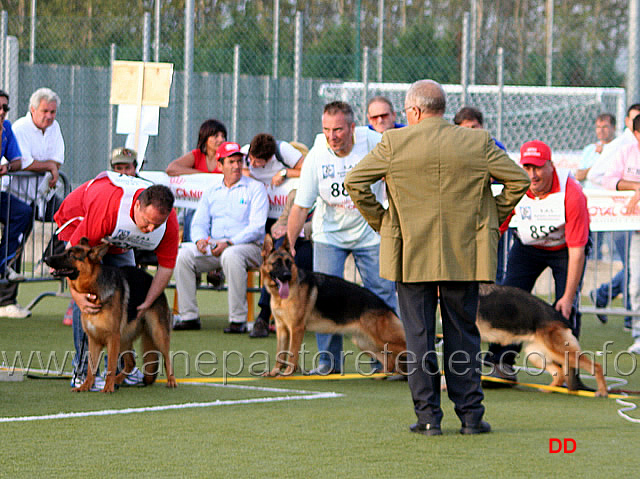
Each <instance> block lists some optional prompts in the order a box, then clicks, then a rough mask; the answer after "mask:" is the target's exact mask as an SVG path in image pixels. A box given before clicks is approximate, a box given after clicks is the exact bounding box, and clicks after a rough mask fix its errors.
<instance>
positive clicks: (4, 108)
mask: <svg viewBox="0 0 640 479" xmlns="http://www.w3.org/2000/svg"><path fill="white" fill-rule="evenodd" d="M0 109H2V110H4V111H5V112H6V111H9V110H11V107H10V106H9V105H7V104H6V103H5V104H4V105H0Z"/></svg>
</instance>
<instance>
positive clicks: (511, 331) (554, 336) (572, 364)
mask: <svg viewBox="0 0 640 479" xmlns="http://www.w3.org/2000/svg"><path fill="white" fill-rule="evenodd" d="M476 322H477V325H478V329H479V330H480V335H481V336H482V339H483V340H484V341H488V342H493V343H500V344H502V345H508V344H512V343H525V353H526V354H527V358H528V360H529V362H531V363H532V364H533V365H534V366H536V367H538V368H544V369H546V370H547V371H548V372H549V373H551V376H552V377H553V381H552V382H551V386H562V385H563V383H564V382H565V378H566V379H567V387H568V389H569V390H575V389H577V387H576V385H575V384H573V378H575V374H574V373H575V370H577V369H580V368H581V369H584V370H586V371H587V372H588V373H589V374H593V375H594V376H595V378H596V381H597V383H598V390H597V392H596V396H602V397H606V396H607V384H606V382H605V379H604V374H603V372H602V366H600V365H599V364H597V363H596V362H595V361H593V359H591V358H590V357H589V355H588V354H587V353H584V352H583V351H582V350H581V349H580V344H578V340H577V339H576V337H575V336H574V335H573V333H572V332H571V329H570V327H569V323H568V322H567V320H566V319H565V318H564V316H562V314H561V313H560V312H559V311H556V310H555V309H554V308H553V307H552V306H551V305H549V304H548V303H546V302H545V301H543V300H542V299H540V298H538V297H537V296H534V295H532V294H530V293H528V292H526V291H524V290H522V289H520V288H514V287H510V286H498V285H494V284H481V285H480V301H479V305H478V316H477V321H476Z"/></svg>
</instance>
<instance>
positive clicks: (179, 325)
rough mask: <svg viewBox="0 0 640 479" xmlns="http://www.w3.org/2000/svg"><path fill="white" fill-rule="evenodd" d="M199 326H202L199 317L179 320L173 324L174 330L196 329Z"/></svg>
mask: <svg viewBox="0 0 640 479" xmlns="http://www.w3.org/2000/svg"><path fill="white" fill-rule="evenodd" d="M200 328H202V323H200V320H199V319H186V320H180V321H177V322H176V323H175V324H174V325H173V330H174V331H187V330H197V329H200Z"/></svg>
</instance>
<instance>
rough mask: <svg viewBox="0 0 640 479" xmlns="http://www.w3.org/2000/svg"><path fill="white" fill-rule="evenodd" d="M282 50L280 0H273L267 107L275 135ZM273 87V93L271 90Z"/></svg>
mask: <svg viewBox="0 0 640 479" xmlns="http://www.w3.org/2000/svg"><path fill="white" fill-rule="evenodd" d="M279 50H280V0H273V60H272V62H273V65H272V69H273V70H272V72H271V76H272V78H273V82H271V83H269V82H268V81H267V94H268V97H267V102H268V103H267V107H268V110H267V111H270V112H271V132H272V134H273V135H274V136H275V135H277V132H276V126H277V124H278V86H279V85H280V81H279V80H278V74H279V72H278V67H279V65H278V61H279ZM272 89H273V94H272V93H271V90H272Z"/></svg>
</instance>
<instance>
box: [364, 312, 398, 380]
mask: <svg viewBox="0 0 640 479" xmlns="http://www.w3.org/2000/svg"><path fill="white" fill-rule="evenodd" d="M360 324H361V328H362V330H361V333H360V334H354V335H353V338H352V340H353V342H354V343H355V344H356V346H358V347H359V348H360V349H361V350H363V351H370V352H371V353H373V355H374V356H375V358H376V359H377V360H378V361H380V362H381V363H382V367H383V369H384V372H385V373H392V372H394V371H398V372H405V371H404V370H405V369H406V368H405V364H404V363H403V362H399V361H398V355H400V354H401V353H403V352H404V351H406V349H407V344H406V339H405V334H404V328H403V326H402V323H401V322H400V319H399V318H398V317H397V316H396V315H395V314H393V313H392V312H391V311H388V312H383V313H369V314H366V315H364V316H363V317H361V318H360Z"/></svg>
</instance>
